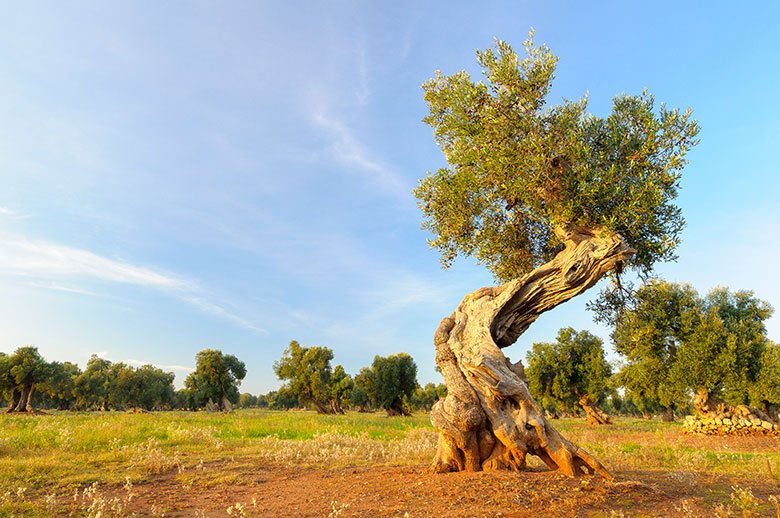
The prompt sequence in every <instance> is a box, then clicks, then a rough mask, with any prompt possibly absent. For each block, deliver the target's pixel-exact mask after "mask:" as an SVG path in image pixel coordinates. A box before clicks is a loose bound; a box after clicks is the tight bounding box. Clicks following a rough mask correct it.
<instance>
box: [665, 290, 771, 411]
mask: <svg viewBox="0 0 780 518" xmlns="http://www.w3.org/2000/svg"><path fill="white" fill-rule="evenodd" d="M699 304H700V310H699V315H698V319H697V323H696V325H695V327H694V329H693V332H692V333H691V334H690V336H689V337H688V339H687V340H686V341H685V342H684V343H683V344H682V346H681V347H680V351H679V354H678V361H677V362H676V364H675V366H674V367H673V369H672V371H673V374H672V375H673V377H674V378H675V379H679V380H682V381H683V382H684V383H685V384H686V385H687V386H688V387H690V388H691V389H692V390H693V391H694V398H693V405H694V407H695V408H696V410H697V411H698V412H699V413H701V414H703V415H710V414H718V413H719V412H721V411H723V410H724V409H725V410H728V407H729V406H730V405H743V406H744V405H746V404H748V403H749V402H750V393H751V388H752V387H754V386H755V384H756V383H758V382H759V380H760V369H761V365H762V359H763V354H764V351H765V350H766V349H767V347H768V346H769V340H768V339H767V336H766V327H765V325H764V321H765V320H766V319H768V318H769V317H770V316H772V312H773V310H772V307H771V306H770V305H769V304H768V303H766V302H764V301H762V300H759V299H757V298H755V297H754V296H753V293H752V292H750V291H737V292H734V293H732V292H730V291H729V290H728V288H716V289H714V290H712V291H711V292H710V293H709V294H708V295H707V296H706V297H705V298H703V299H700V300H699ZM721 398H723V399H725V401H724V400H723V399H721ZM778 402H780V401H771V403H778ZM755 410H758V409H755ZM755 410H750V412H753V413H755ZM758 417H760V418H762V419H763V418H765V417H766V416H765V415H764V413H763V412H761V414H758Z"/></svg>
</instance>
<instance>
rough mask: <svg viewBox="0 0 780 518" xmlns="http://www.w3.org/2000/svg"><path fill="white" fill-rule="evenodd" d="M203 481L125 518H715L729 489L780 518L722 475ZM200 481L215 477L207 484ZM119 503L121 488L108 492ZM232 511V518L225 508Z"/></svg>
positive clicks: (137, 506)
mask: <svg viewBox="0 0 780 518" xmlns="http://www.w3.org/2000/svg"><path fill="white" fill-rule="evenodd" d="M203 473H204V478H200V479H197V478H196V479H186V478H183V477H182V476H181V475H178V474H176V473H169V474H166V475H162V476H160V477H159V478H156V479H153V480H151V481H149V482H147V483H143V484H138V485H136V486H134V487H133V489H132V492H133V493H134V495H135V496H134V498H133V499H132V501H131V504H130V506H129V509H128V510H129V511H130V512H133V511H135V512H137V513H139V514H141V515H143V516H148V515H151V514H153V513H154V514H156V515H157V516H160V515H161V513H162V512H164V513H165V514H164V516H168V517H180V516H188V517H191V516H207V517H215V516H228V515H229V514H231V515H232V516H242V514H241V512H240V511H239V510H238V509H236V508H235V506H236V504H241V505H242V506H243V513H245V514H244V516H262V517H276V516H278V517H317V518H322V517H334V518H335V517H343V518H347V517H362V516H365V517H399V518H404V517H409V518H417V517H437V518H438V517H442V518H445V517H453V518H454V517H458V518H462V517H505V518H510V517H513V518H521V517H523V518H524V517H534V518H538V517H546V516H563V517H585V516H604V517H611V516H614V517H619V516H625V517H629V516H630V517H650V516H653V517H672V516H674V517H678V516H715V515H716V513H715V508H716V506H718V505H719V504H720V505H724V506H725V505H731V506H732V507H731V510H732V514H731V515H732V516H741V515H742V513H741V511H740V510H739V509H738V508H737V507H735V506H734V504H733V502H732V501H731V500H730V495H731V494H732V493H733V490H732V486H735V485H738V486H740V487H742V488H746V487H747V488H750V489H751V491H752V493H753V495H754V496H755V497H756V498H758V499H759V500H761V501H762V507H761V508H759V509H757V510H756V511H757V514H753V515H752V516H780V510H778V511H777V513H778V514H777V515H776V514H775V513H776V510H775V509H774V507H770V504H769V503H768V502H769V500H768V498H769V496H770V495H778V494H780V486H778V484H777V481H775V480H772V479H770V478H768V477H766V478H765V479H762V478H756V479H751V480H750V481H746V480H741V479H739V478H737V477H734V476H730V475H713V474H704V473H702V474H695V473H685V474H675V473H670V472H667V471H630V472H620V473H615V475H616V477H615V481H614V482H610V481H607V480H605V479H603V478H600V477H586V478H579V479H573V478H569V477H565V476H563V475H561V474H559V473H556V472H551V471H547V470H542V469H541V468H540V469H538V470H534V471H527V472H522V473H512V472H495V471H494V472H478V473H449V474H443V475H437V474H433V473H430V472H429V470H428V466H413V467H362V466H361V467H343V468H333V469H327V468H301V467H278V466H271V465H266V466H264V465H256V466H250V465H248V464H246V463H241V462H236V461H233V462H229V463H223V464H211V465H209V464H207V465H206V466H204V469H203ZM208 473H212V474H219V476H218V477H217V478H209V476H208ZM111 493H113V495H115V496H123V495H124V494H125V492H124V489H121V488H117V489H116V490H115V491H112V492H111ZM229 507H233V509H231V510H230V511H231V512H230V513H228V508H229Z"/></svg>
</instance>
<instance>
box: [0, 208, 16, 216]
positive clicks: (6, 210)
mask: <svg viewBox="0 0 780 518" xmlns="http://www.w3.org/2000/svg"><path fill="white" fill-rule="evenodd" d="M13 215H14V211H12V210H11V209H9V208H8V207H0V216H13Z"/></svg>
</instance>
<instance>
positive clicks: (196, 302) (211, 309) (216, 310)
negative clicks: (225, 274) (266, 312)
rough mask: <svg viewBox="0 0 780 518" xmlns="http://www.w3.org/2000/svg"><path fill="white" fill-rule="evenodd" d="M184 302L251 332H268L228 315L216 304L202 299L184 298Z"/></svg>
mask: <svg viewBox="0 0 780 518" xmlns="http://www.w3.org/2000/svg"><path fill="white" fill-rule="evenodd" d="M183 300H184V301H186V302H188V303H189V304H191V305H193V306H195V307H196V308H198V309H200V310H201V311H203V312H204V313H209V314H211V315H214V316H218V317H221V318H224V319H225V320H229V321H231V322H233V323H234V324H236V325H238V326H239V327H243V328H244V329H249V330H250V331H256V332H258V333H265V332H266V331H265V329H260V328H259V327H257V326H255V325H254V324H252V323H251V322H249V321H248V320H244V319H243V318H241V317H239V316H236V315H233V314H232V313H228V312H227V311H226V310H225V308H223V307H221V306H217V305H216V304H212V303H211V302H209V301H207V300H206V299H204V298H202V297H183Z"/></svg>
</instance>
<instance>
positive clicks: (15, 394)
mask: <svg viewBox="0 0 780 518" xmlns="http://www.w3.org/2000/svg"><path fill="white" fill-rule="evenodd" d="M20 399H22V391H21V390H19V389H18V388H16V387H14V388H13V389H11V401H9V402H8V408H6V409H5V413H6V414H10V413H11V412H13V411H15V410H16V407H17V406H19V400H20Z"/></svg>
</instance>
